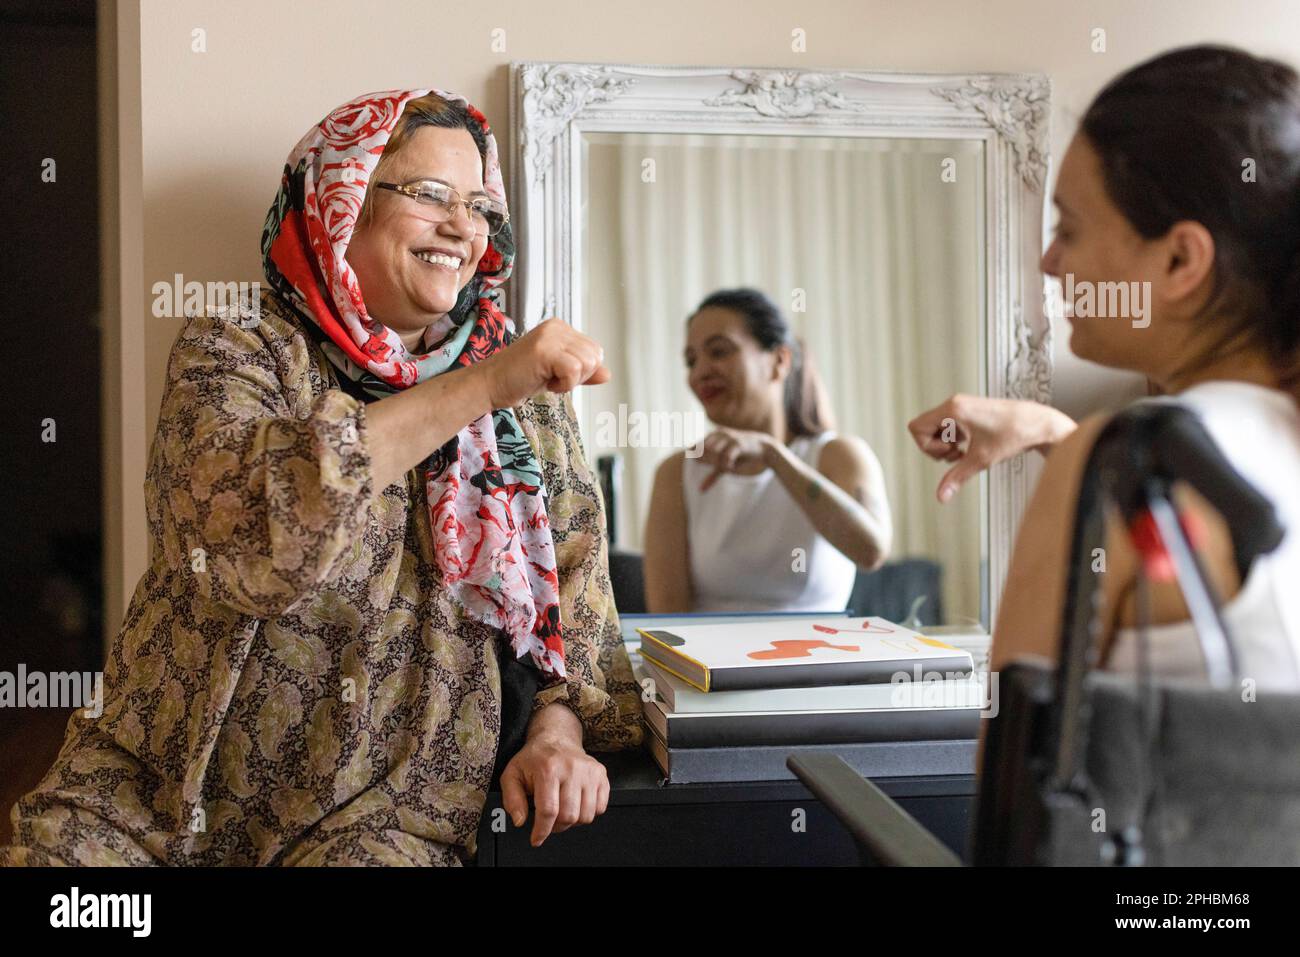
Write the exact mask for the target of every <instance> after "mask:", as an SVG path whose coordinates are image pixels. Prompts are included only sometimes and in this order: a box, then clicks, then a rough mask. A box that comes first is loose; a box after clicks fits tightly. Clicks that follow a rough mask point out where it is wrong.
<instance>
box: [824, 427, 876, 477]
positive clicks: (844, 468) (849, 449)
mask: <svg viewBox="0 0 1300 957" xmlns="http://www.w3.org/2000/svg"><path fill="white" fill-rule="evenodd" d="M817 471H819V472H822V473H826V474H830V473H845V472H852V473H856V474H859V475H867V474H871V473H874V472H878V471H880V460H879V459H878V458H877V457H876V453H875V452H873V451H872V449H871V446H870V445H868V444H867V440H866V439H863V438H860V437H859V436H856V435H837V436H835V437H834V438H832V439H828V440H827V441H826V443H825V444H824V445H823V446H822V448H821V452H820V453H819V454H818V456H817Z"/></svg>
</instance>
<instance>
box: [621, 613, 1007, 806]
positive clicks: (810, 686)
mask: <svg viewBox="0 0 1300 957" xmlns="http://www.w3.org/2000/svg"><path fill="white" fill-rule="evenodd" d="M637 632H638V633H639V634H640V637H641V645H640V649H639V652H640V654H639V659H640V660H639V661H635V663H634V671H635V673H636V675H637V679H638V681H640V683H641V685H642V688H643V689H644V691H643V694H642V701H643V706H644V709H645V718H646V725H647V728H648V730H649V734H648V735H647V744H648V745H649V748H650V751H651V753H652V754H653V755H654V758H655V761H656V762H657V763H658V765H659V767H660V769H661V770H662V771H663V773H664V775H665V777H666V779H667V780H668V781H669V782H670V783H701V782H721V781H770V780H788V779H791V778H793V774H792V773H791V772H790V771H789V770H788V769H787V768H786V763H785V762H786V758H788V757H789V756H790V755H791V754H792V753H794V752H796V751H810V750H811V751H830V752H833V753H835V754H837V755H839V756H840V757H841V758H843V759H844V760H845V761H846V762H847V763H848V764H849V765H850V766H851V767H853V768H854V769H855V770H856V771H858V773H860V774H863V775H864V776H870V777H888V776H897V775H905V774H970V773H972V772H973V771H974V766H975V739H976V737H977V735H978V728H979V715H980V711H981V710H982V708H983V704H984V693H983V685H982V683H981V682H980V681H979V679H978V678H977V677H976V675H975V674H974V671H973V661H972V658H971V654H970V653H969V652H968V651H965V650H963V649H960V648H957V647H954V646H953V645H950V644H948V643H946V642H944V641H940V640H937V639H935V638H930V637H927V636H924V635H921V634H918V633H917V632H915V631H912V630H910V629H907V628H904V627H902V626H901V625H896V624H893V623H892V622H888V621H885V620H884V619H882V618H850V617H846V616H838V617H835V616H831V617H807V616H800V617H799V618H798V619H780V618H779V619H776V620H771V619H766V620H754V621H740V622H736V621H732V622H728V623H709V624H684V625H681V624H675V623H674V624H672V625H671V626H658V627H654V626H649V625H647V626H646V627H640V628H637Z"/></svg>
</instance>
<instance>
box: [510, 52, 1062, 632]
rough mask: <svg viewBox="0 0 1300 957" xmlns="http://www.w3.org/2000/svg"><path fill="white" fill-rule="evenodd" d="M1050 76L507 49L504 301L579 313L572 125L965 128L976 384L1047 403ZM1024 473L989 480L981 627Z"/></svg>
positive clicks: (732, 129)
mask: <svg viewBox="0 0 1300 957" xmlns="http://www.w3.org/2000/svg"><path fill="white" fill-rule="evenodd" d="M1050 91H1051V87H1050V83H1049V81H1048V79H1047V78H1046V77H1045V76H1043V75H1040V74H987V73H981V74H904V73H865V72H858V71H847V70H842V71H834V72H830V71H826V72H823V71H811V70H790V69H776V68H750V69H737V68H727V67H657V66H631V65H622V64H601V63H540V62H516V63H513V64H512V68H511V96H510V105H511V116H510V119H511V128H512V129H513V130H514V131H515V141H514V142H515V148H514V155H513V157H512V159H513V170H512V174H513V175H512V176H511V183H512V189H513V192H514V196H513V197H512V199H513V202H512V207H511V208H512V212H513V214H514V215H515V217H516V220H517V222H518V224H519V228H518V230H517V232H516V237H517V241H518V243H519V249H518V254H519V263H518V264H517V268H516V269H515V280H514V286H515V288H514V291H513V293H512V301H511V305H512V307H513V314H514V315H515V316H516V317H518V318H517V321H519V323H520V325H521V326H527V327H531V325H533V324H534V323H536V322H537V321H538V320H539V318H540V317H542V316H544V315H545V316H552V315H558V316H561V317H563V318H565V319H567V320H568V321H569V322H571V323H573V325H574V326H575V327H576V328H579V329H581V328H583V315H582V308H583V295H582V293H583V281H584V280H583V263H582V262H581V256H580V253H579V250H580V248H581V247H580V240H581V236H580V234H579V230H580V228H581V223H582V215H583V214H582V206H581V204H582V195H581V184H582V182H583V170H582V169H581V162H582V149H581V137H582V135H583V134H584V133H586V132H593V131H600V132H639V133H646V132H660V133H663V132H668V133H713V134H719V133H748V134H777V135H800V134H802V135H817V136H827V135H835V136H871V137H908V138H926V137H933V138H939V139H963V140H978V141H982V142H983V144H984V155H985V167H984V168H985V171H986V175H985V184H984V186H985V192H984V197H985V200H984V208H985V216H984V223H985V231H986V236H985V240H986V244H985V249H986V255H985V263H986V270H987V271H986V275H985V284H984V287H985V303H984V316H985V317H986V329H985V330H984V336H983V340H984V343H985V357H984V371H983V378H984V388H985V391H986V394H988V395H993V396H1004V397H1012V398H1022V399H1035V400H1038V401H1041V402H1047V401H1048V400H1049V399H1050V397H1051V377H1052V364H1051V337H1050V331H1051V327H1050V323H1048V322H1047V319H1046V317H1045V315H1044V305H1045V302H1046V297H1045V294H1044V290H1045V285H1044V282H1043V278H1042V275H1041V273H1040V272H1039V268H1038V264H1039V259H1040V256H1041V252H1042V241H1043V214H1044V208H1045V203H1044V188H1045V180H1046V177H1047V143H1048V118H1049V113H1050V111H1049V103H1050ZM578 401H581V398H580V396H575V402H578ZM920 411H922V410H920V409H918V410H917V412H920ZM902 425H903V424H902V423H900V425H899V427H900V428H902ZM917 454H918V455H919V454H920V453H919V452H918V453H917ZM1036 472H1037V469H1034V468H1030V467H1028V466H1027V464H1026V462H1025V459H1024V456H1019V457H1017V458H1016V459H1015V460H1013V461H1011V462H1008V463H1005V464H1003V465H1000V466H996V467H995V468H994V469H992V471H991V473H990V474H989V476H988V479H987V486H986V488H987V492H988V497H987V501H986V504H985V516H986V521H985V523H984V526H985V528H986V535H987V541H986V543H985V544H986V547H987V554H988V563H989V567H988V573H989V579H988V586H989V590H988V599H987V600H988V609H989V618H988V621H989V624H990V627H991V625H992V622H994V621H995V620H996V615H997V601H998V596H999V595H1000V593H1001V590H1002V585H1003V582H1004V581H1005V579H1006V573H1007V566H1008V561H1009V558H1010V553H1011V548H1012V544H1013V542H1014V537H1015V531H1016V528H1017V526H1018V523H1019V519H1020V515H1021V513H1022V511H1023V509H1024V507H1025V504H1026V502H1027V499H1028V495H1029V492H1030V491H1031V488H1032V480H1033V476H1034V474H1036Z"/></svg>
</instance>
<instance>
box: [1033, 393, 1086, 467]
mask: <svg viewBox="0 0 1300 957" xmlns="http://www.w3.org/2000/svg"><path fill="white" fill-rule="evenodd" d="M1042 408H1043V409H1044V412H1043V414H1042V422H1041V423H1039V428H1038V439H1039V440H1038V442H1037V443H1035V444H1034V446H1033V448H1034V449H1036V450H1037V451H1039V452H1041V453H1042V454H1043V455H1046V454H1047V453H1048V452H1050V451H1051V450H1052V449H1053V448H1055V447H1056V446H1057V445H1058V444H1059V443H1061V442H1064V441H1065V440H1066V439H1068V438H1069V437H1070V436H1071V435H1072V434H1074V430H1075V429H1077V428H1078V427H1079V423H1078V422H1075V421H1074V419H1072V418H1070V417H1069V416H1068V415H1066V414H1065V413H1064V412H1062V411H1061V410H1060V409H1057V408H1055V407H1053V406H1050V405H1043V406H1042Z"/></svg>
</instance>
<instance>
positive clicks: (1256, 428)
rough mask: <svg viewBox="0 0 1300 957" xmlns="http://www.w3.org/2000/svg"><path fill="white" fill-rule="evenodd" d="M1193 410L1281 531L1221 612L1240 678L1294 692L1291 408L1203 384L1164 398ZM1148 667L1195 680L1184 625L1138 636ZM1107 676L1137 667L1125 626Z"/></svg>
mask: <svg viewBox="0 0 1300 957" xmlns="http://www.w3.org/2000/svg"><path fill="white" fill-rule="evenodd" d="M1142 401H1157V402H1177V403H1179V404H1181V405H1185V406H1188V407H1189V408H1191V409H1192V410H1194V411H1195V412H1196V413H1197V414H1198V415H1199V416H1200V418H1201V420H1202V422H1203V423H1204V424H1205V428H1206V431H1207V432H1209V434H1210V437H1211V438H1212V439H1213V440H1214V442H1215V444H1216V445H1218V446H1219V449H1220V451H1222V452H1223V455H1224V457H1225V458H1227V460H1228V461H1229V462H1230V463H1231V464H1232V466H1233V468H1235V469H1236V470H1237V471H1238V472H1240V473H1241V475H1242V477H1243V478H1245V479H1246V480H1247V481H1248V482H1250V483H1251V484H1252V485H1253V486H1255V488H1256V489H1258V490H1259V492H1260V493H1261V494H1262V495H1264V497H1265V498H1267V499H1269V500H1270V501H1271V502H1272V503H1273V507H1274V508H1275V509H1276V512H1277V518H1278V521H1279V522H1280V523H1281V524H1282V526H1283V528H1285V529H1286V534H1285V536H1284V537H1283V539H1282V543H1281V544H1280V545H1279V546H1278V547H1277V548H1276V549H1275V550H1274V551H1272V552H1270V553H1269V554H1267V555H1261V556H1259V557H1258V558H1256V559H1255V562H1254V564H1253V565H1252V566H1251V570H1250V573H1249V574H1248V575H1247V576H1246V580H1245V582H1243V583H1242V587H1241V589H1240V590H1239V591H1238V592H1237V594H1236V595H1235V596H1233V598H1232V599H1231V600H1229V601H1228V602H1226V603H1224V606H1223V609H1222V612H1223V620H1224V624H1226V625H1227V627H1228V631H1229V637H1230V639H1231V640H1232V641H1233V643H1234V646H1235V647H1236V649H1237V655H1238V661H1239V665H1240V672H1241V677H1243V678H1252V679H1254V680H1255V683H1256V686H1257V687H1259V688H1274V689H1289V690H1293V691H1294V690H1300V409H1297V407H1296V403H1295V400H1294V399H1292V398H1291V396H1290V395H1288V394H1287V393H1284V392H1280V391H1278V390H1276V389H1269V388H1265V387H1264V386H1260V385H1254V384H1252V383H1249V382H1238V381H1226V380H1223V381H1214V382H1203V383H1200V384H1199V385H1195V386H1192V387H1191V388H1190V389H1187V390H1185V391H1184V392H1181V393H1179V394H1178V395H1174V396H1161V397H1158V398H1156V399H1150V400H1145V399H1144V400H1142ZM1148 635H1149V636H1150V641H1149V643H1148V649H1149V652H1148V653H1149V655H1150V663H1151V668H1152V670H1153V671H1154V672H1157V673H1159V674H1161V675H1162V676H1167V677H1179V678H1187V679H1191V680H1197V681H1201V680H1204V678H1205V666H1204V661H1203V658H1202V655H1201V650H1200V645H1199V643H1198V642H1197V638H1196V632H1195V629H1194V628H1193V627H1192V624H1191V622H1179V623H1174V624H1167V625H1155V626H1152V627H1151V628H1150V629H1149V630H1148ZM1107 668H1108V669H1109V670H1122V671H1132V670H1135V669H1136V668H1137V641H1136V633H1135V631H1134V630H1133V629H1128V628H1125V629H1120V630H1119V631H1118V632H1117V633H1116V636H1115V643H1114V645H1113V647H1112V650H1111V654H1110V657H1109V660H1108V662H1107Z"/></svg>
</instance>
